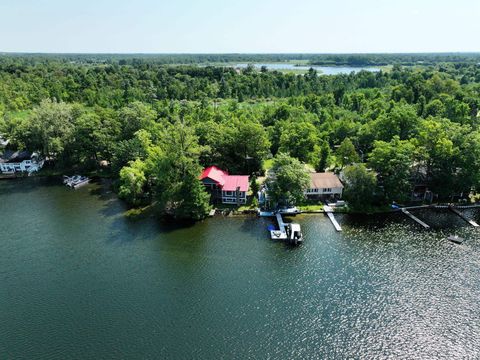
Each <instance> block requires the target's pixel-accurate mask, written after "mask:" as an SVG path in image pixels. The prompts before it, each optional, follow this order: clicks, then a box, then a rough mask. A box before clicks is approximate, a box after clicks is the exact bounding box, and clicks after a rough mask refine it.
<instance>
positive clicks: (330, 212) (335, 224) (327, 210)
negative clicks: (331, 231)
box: [323, 205, 342, 231]
mask: <svg viewBox="0 0 480 360" xmlns="http://www.w3.org/2000/svg"><path fill="white" fill-rule="evenodd" d="M323 210H324V211H325V213H326V214H327V216H328V218H329V219H330V221H331V222H332V224H333V227H334V228H335V230H337V231H342V227H341V226H340V224H339V223H338V222H337V219H335V216H334V215H333V209H332V208H331V207H330V206H328V205H325V206H324V207H323Z"/></svg>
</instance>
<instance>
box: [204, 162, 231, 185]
mask: <svg viewBox="0 0 480 360" xmlns="http://www.w3.org/2000/svg"><path fill="white" fill-rule="evenodd" d="M226 176H228V173H227V172H226V171H223V170H220V169H219V168H217V167H216V166H210V167H208V168H206V169H205V170H203V172H202V175H200V180H203V179H206V178H209V179H211V180H213V181H215V182H216V183H217V184H220V185H223V184H225V177H226Z"/></svg>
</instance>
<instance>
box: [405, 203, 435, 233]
mask: <svg viewBox="0 0 480 360" xmlns="http://www.w3.org/2000/svg"><path fill="white" fill-rule="evenodd" d="M402 212H403V213H404V214H405V215H407V216H408V217H409V218H410V219H412V220H413V221H415V222H416V223H418V224H420V225H422V226H423V227H424V228H425V229H430V225H428V224H426V223H424V222H423V221H422V220H420V219H419V218H417V217H416V216H414V215H412V214H411V213H410V212H409V211H408V210H407V209H405V208H402Z"/></svg>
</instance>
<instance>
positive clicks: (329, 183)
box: [310, 172, 343, 189]
mask: <svg viewBox="0 0 480 360" xmlns="http://www.w3.org/2000/svg"><path fill="white" fill-rule="evenodd" d="M333 188H343V184H342V182H341V181H340V179H339V178H338V176H337V175H335V174H334V173H333V172H324V173H310V189H333Z"/></svg>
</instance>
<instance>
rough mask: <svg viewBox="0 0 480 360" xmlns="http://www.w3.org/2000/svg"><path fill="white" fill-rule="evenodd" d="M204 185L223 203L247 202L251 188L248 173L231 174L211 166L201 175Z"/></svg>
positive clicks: (238, 203)
mask: <svg viewBox="0 0 480 360" xmlns="http://www.w3.org/2000/svg"><path fill="white" fill-rule="evenodd" d="M200 180H201V181H202V183H203V185H205V187H206V188H207V189H208V190H209V191H210V193H211V194H212V196H213V198H214V199H215V200H219V201H221V202H222V203H223V204H237V205H240V204H246V203H247V192H248V188H249V176H248V175H229V174H228V172H227V171H225V170H221V169H219V168H217V167H216V166H210V167H209V168H206V169H205V170H203V172H202V174H201V175H200Z"/></svg>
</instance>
